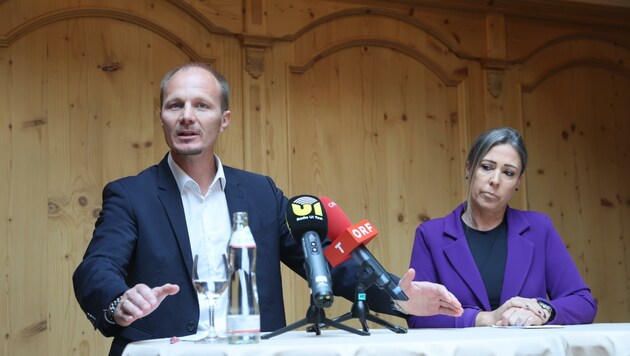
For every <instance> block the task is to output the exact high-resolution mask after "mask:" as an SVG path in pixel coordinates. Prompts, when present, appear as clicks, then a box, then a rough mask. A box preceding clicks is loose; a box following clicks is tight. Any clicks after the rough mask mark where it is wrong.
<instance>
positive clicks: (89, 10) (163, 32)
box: [0, 7, 216, 64]
mask: <svg viewBox="0 0 630 356" xmlns="http://www.w3.org/2000/svg"><path fill="white" fill-rule="evenodd" d="M79 18H107V19H113V20H119V21H123V22H127V23H131V24H134V25H137V26H139V27H142V28H144V29H147V30H149V31H151V32H153V33H155V34H158V35H159V36H161V37H162V38H164V39H166V40H167V41H169V42H170V43H172V44H173V45H174V46H176V47H177V48H179V49H180V50H181V51H182V52H184V53H185V54H186V55H187V56H188V57H189V58H190V59H192V60H194V61H197V62H204V63H209V64H212V63H215V62H216V58H212V57H203V56H201V55H199V53H197V51H195V50H194V49H193V48H192V47H191V46H190V45H188V44H187V43H186V42H185V41H184V40H183V39H181V38H180V37H179V36H177V35H176V34H174V33H173V32H171V31H170V30H168V29H166V28H164V27H162V26H160V25H158V24H156V23H154V22H151V21H149V20H147V19H145V18H143V17H141V16H138V15H135V14H132V13H129V12H126V11H122V10H117V9H110V8H99V7H81V8H70V9H62V10H57V11H52V12H48V13H45V14H43V15H41V16H37V17H34V18H32V19H30V20H29V21H27V22H24V23H23V24H21V25H19V26H17V27H15V28H14V29H12V30H11V31H9V32H8V33H7V34H6V35H5V36H0V48H2V47H5V48H6V47H9V46H11V45H12V44H13V43H15V42H16V41H18V40H19V39H20V38H22V37H24V36H25V35H27V34H29V33H31V32H33V31H36V30H38V29H40V28H43V27H46V26H48V25H50V24H53V23H56V22H62V21H67V20H73V19H79Z"/></svg>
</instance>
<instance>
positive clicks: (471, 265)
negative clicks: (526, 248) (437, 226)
mask: <svg viewBox="0 0 630 356" xmlns="http://www.w3.org/2000/svg"><path fill="white" fill-rule="evenodd" d="M463 206H464V205H463V204H462V205H460V206H459V207H457V209H455V211H454V212H453V213H451V214H450V215H449V216H448V218H447V219H446V220H445V226H444V238H452V239H454V240H455V241H454V242H453V243H452V244H449V245H448V246H446V247H445V248H444V253H445V254H446V257H447V258H448V260H449V261H450V263H451V265H452V266H453V268H454V269H455V271H456V272H457V274H459V276H460V277H461V279H462V280H463V281H464V283H466V285H468V288H470V290H471V291H472V292H473V293H474V294H475V296H476V297H477V300H478V301H479V303H480V304H481V305H483V306H484V309H485V310H490V300H489V298H488V292H487V291H486V287H485V285H484V284H483V280H482V279H481V274H479V269H478V268H477V264H476V263H475V260H474V259H473V257H472V253H471V252H470V248H469V247H468V241H466V235H465V234H464V229H463V223H462V221H461V214H462V210H463Z"/></svg>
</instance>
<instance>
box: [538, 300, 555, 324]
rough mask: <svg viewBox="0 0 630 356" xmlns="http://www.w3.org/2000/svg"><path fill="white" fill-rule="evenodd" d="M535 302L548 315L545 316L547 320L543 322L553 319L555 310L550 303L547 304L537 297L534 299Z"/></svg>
mask: <svg viewBox="0 0 630 356" xmlns="http://www.w3.org/2000/svg"><path fill="white" fill-rule="evenodd" d="M536 302H538V305H540V307H541V308H543V310H544V311H546V312H547V315H549V317H548V318H547V320H546V321H545V323H547V322H549V321H551V320H553V318H554V317H555V316H556V311H555V309H553V307H552V306H551V305H549V304H548V303H546V302H544V301H542V300H540V299H538V300H536Z"/></svg>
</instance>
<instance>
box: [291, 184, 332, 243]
mask: <svg viewBox="0 0 630 356" xmlns="http://www.w3.org/2000/svg"><path fill="white" fill-rule="evenodd" d="M286 219H287V226H288V227H289V230H290V231H291V235H293V238H294V239H296V240H297V241H298V242H300V241H301V240H302V235H304V234H305V233H306V232H308V231H313V232H316V233H317V234H318V235H319V236H320V239H323V238H325V237H326V234H327V232H328V220H327V219H326V211H325V210H324V208H323V206H322V202H321V201H319V199H317V197H314V196H312V195H297V196H295V197H293V198H291V199H290V200H289V204H288V205H287V214H286Z"/></svg>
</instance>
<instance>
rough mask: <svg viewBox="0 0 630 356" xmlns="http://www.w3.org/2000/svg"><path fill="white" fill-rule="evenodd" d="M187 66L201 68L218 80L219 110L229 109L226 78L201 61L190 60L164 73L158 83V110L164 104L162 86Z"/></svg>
mask: <svg viewBox="0 0 630 356" xmlns="http://www.w3.org/2000/svg"><path fill="white" fill-rule="evenodd" d="M189 68H200V69H203V70H205V71H207V72H208V73H210V74H212V76H213V77H215V78H216V79H217V81H218V82H219V86H220V87H221V112H224V111H226V110H229V108H230V86H229V85H228V82H227V80H226V79H225V77H224V76H223V74H221V73H219V71H217V70H216V69H214V68H213V67H210V66H209V65H207V64H205V63H201V62H190V63H186V64H182V65H180V66H178V67H175V68H173V69H171V70H170V71H169V72H168V73H166V75H165V76H164V78H163V79H162V82H161V83H160V110H161V109H162V105H164V88H166V85H167V84H168V82H169V81H170V80H171V78H172V77H173V76H174V75H175V73H177V72H179V71H180V70H183V69H189Z"/></svg>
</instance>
